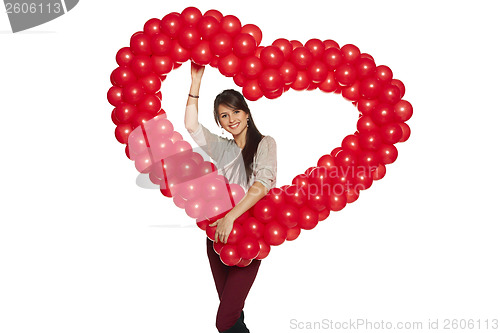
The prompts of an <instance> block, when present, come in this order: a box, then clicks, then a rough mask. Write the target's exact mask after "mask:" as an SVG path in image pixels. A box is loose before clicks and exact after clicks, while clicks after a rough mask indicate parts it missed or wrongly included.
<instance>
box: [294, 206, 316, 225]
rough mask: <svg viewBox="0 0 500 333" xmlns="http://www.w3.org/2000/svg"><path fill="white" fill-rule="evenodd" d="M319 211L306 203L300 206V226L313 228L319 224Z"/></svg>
mask: <svg viewBox="0 0 500 333" xmlns="http://www.w3.org/2000/svg"><path fill="white" fill-rule="evenodd" d="M318 221H319V220H318V212H317V211H315V210H314V209H312V208H311V207H309V206H307V205H305V206H302V207H300V208H299V223H298V226H299V227H300V228H302V229H305V230H311V229H313V228H314V227H315V226H316V225H318Z"/></svg>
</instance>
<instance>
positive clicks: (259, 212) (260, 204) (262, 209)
mask: <svg viewBox="0 0 500 333" xmlns="http://www.w3.org/2000/svg"><path fill="white" fill-rule="evenodd" d="M252 215H253V216H255V218H257V219H258V220H259V221H261V222H263V223H267V222H269V221H271V220H273V219H274V217H275V216H276V209H275V206H274V204H273V203H272V202H271V201H270V200H259V201H257V203H256V204H255V205H254V206H253V207H252Z"/></svg>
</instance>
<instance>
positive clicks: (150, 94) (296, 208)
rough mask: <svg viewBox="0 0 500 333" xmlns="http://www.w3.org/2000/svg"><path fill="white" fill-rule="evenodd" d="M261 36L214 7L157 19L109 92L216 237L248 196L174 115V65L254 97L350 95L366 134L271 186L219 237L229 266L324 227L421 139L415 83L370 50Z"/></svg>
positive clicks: (122, 126)
mask: <svg viewBox="0 0 500 333" xmlns="http://www.w3.org/2000/svg"><path fill="white" fill-rule="evenodd" d="M261 40H262V32H261V30H260V29H259V28H258V27H257V26H256V25H253V24H246V25H243V26H242V25H241V22H240V20H239V19H238V18H237V17H235V16H233V15H226V16H223V15H222V14H221V13H220V12H219V11H217V10H209V11H207V12H206V13H205V14H202V13H201V12H200V11H199V10H198V9H197V8H194V7H188V8H186V9H184V10H183V11H182V12H181V13H180V14H179V13H175V12H174V13H170V14H168V15H166V16H165V17H163V19H161V20H160V19H156V18H152V19H150V20H148V21H147V22H146V23H145V25H144V29H143V31H139V32H136V33H135V34H133V35H132V37H131V38H130V46H127V47H123V48H121V49H120V50H119V51H118V52H117V54H116V61H117V63H118V67H117V68H116V69H114V70H113V72H112V73H111V83H112V85H113V86H112V87H111V88H110V89H109V90H108V94H107V97H108V101H109V103H110V104H111V105H113V106H114V109H113V111H112V113H111V118H112V121H113V123H114V124H115V125H116V129H115V136H116V139H117V140H118V142H120V143H122V144H125V145H126V148H125V152H126V154H127V156H128V157H129V158H130V159H131V160H133V161H134V162H135V166H136V168H137V170H138V171H139V172H141V173H145V174H148V175H149V178H150V180H151V181H152V182H153V183H155V184H157V185H159V186H160V190H161V193H162V194H163V195H164V196H166V197H169V198H172V200H173V202H174V204H175V205H176V206H178V207H180V208H182V209H184V210H185V211H186V214H187V215H188V216H190V217H192V218H195V219H196V221H197V222H196V223H197V225H198V226H199V227H200V229H202V230H204V231H205V232H206V234H207V236H208V237H209V238H210V239H212V240H213V239H214V234H215V229H216V227H215V226H214V227H209V226H208V224H209V223H211V222H212V221H215V220H217V219H218V218H220V217H222V216H224V215H225V214H226V213H227V212H228V211H229V210H230V209H231V208H232V207H234V205H235V204H236V203H238V201H239V200H240V199H241V198H242V197H243V195H244V191H243V189H242V188H241V187H240V186H239V185H237V184H230V183H229V182H228V180H227V179H226V178H225V177H223V176H221V175H218V174H217V169H216V167H215V165H214V164H213V163H211V162H209V161H205V160H203V157H202V156H201V155H200V154H198V153H196V152H194V151H193V149H192V147H191V145H190V144H189V143H188V142H186V141H184V140H183V138H182V136H181V135H180V134H179V133H178V132H176V131H175V130H174V126H173V125H172V123H171V122H170V121H169V120H168V119H167V116H166V114H165V112H164V111H163V110H162V109H161V98H162V95H161V92H160V88H161V82H162V81H163V80H165V78H166V76H167V74H168V73H169V72H170V71H172V70H173V69H175V68H177V67H179V66H180V65H181V64H182V63H184V62H186V61H189V60H192V61H194V62H195V63H197V64H199V65H210V66H212V67H214V68H217V69H218V70H219V72H220V73H221V74H222V75H224V76H226V77H232V78H233V80H234V82H235V84H237V85H238V86H240V87H241V88H242V91H243V95H244V96H245V97H246V98H247V99H249V100H252V101H256V100H258V99H260V98H261V97H263V96H264V97H266V98H268V99H275V98H278V97H279V96H281V95H282V94H283V93H284V92H286V91H288V90H289V89H290V88H292V89H294V90H313V89H320V90H321V91H323V92H325V93H329V94H332V95H333V94H341V95H342V96H343V97H344V98H345V99H346V100H347V101H350V102H352V104H353V105H354V106H355V107H356V108H357V110H358V111H359V119H358V121H357V124H356V127H357V130H356V131H355V132H354V134H350V135H347V136H346V137H345V138H344V139H343V140H342V143H341V144H340V146H339V147H335V148H334V149H333V150H332V151H331V152H329V153H326V154H324V155H322V156H321V157H320V158H319V159H318V162H317V165H315V166H312V167H310V168H308V169H307V170H306V171H305V172H304V173H301V174H299V175H297V176H296V177H295V178H294V179H293V180H292V184H291V185H285V186H281V187H279V188H273V189H271V191H269V193H268V194H267V195H266V196H265V197H264V198H263V199H261V200H260V201H259V202H258V203H257V204H256V205H255V206H254V207H252V208H251V209H250V210H249V211H248V212H246V213H245V214H243V215H242V216H240V217H239V218H238V219H237V220H236V222H235V224H234V227H233V230H232V233H231V235H230V237H229V239H228V241H227V243H226V244H222V243H214V248H215V251H216V252H217V253H218V254H219V255H220V258H221V260H222V261H223V262H224V263H225V264H226V265H238V266H246V265H248V264H249V263H250V262H251V261H252V260H253V259H264V258H265V257H267V256H268V254H269V252H270V250H271V246H277V245H280V244H282V243H284V242H285V241H292V240H294V239H296V238H297V237H298V236H299V234H300V231H301V230H302V229H305V230H310V229H313V228H314V227H315V226H316V225H317V224H318V221H322V220H325V219H326V218H327V217H328V216H329V214H330V212H331V211H339V210H341V209H343V208H344V207H345V206H346V204H347V203H352V202H354V201H355V200H356V199H357V198H358V196H359V195H360V192H361V191H362V190H366V189H368V188H369V187H370V186H371V185H372V182H373V181H374V180H379V179H381V178H383V177H384V175H385V173H386V167H385V166H386V165H387V164H390V163H393V162H394V161H395V160H396V158H397V156H398V151H397V149H396V147H395V146H394V145H395V144H396V143H399V142H404V141H406V140H407V139H408V137H409V136H410V128H409V126H408V125H407V124H406V121H408V120H409V119H410V117H411V116H412V113H413V108H412V106H411V104H410V103H409V102H407V101H406V100H403V99H402V98H403V96H404V93H405V86H404V85H403V83H402V82H401V81H400V80H397V79H394V78H393V73H392V71H391V69H390V68H389V67H387V66H384V65H379V66H377V65H376V64H375V61H374V59H373V57H372V56H370V55H369V54H367V53H361V51H360V50H359V49H358V47H356V46H355V45H353V44H346V45H344V46H342V47H340V46H339V45H338V44H337V43H336V42H335V41H333V40H330V39H328V40H319V39H310V40H308V41H307V42H306V43H305V44H302V43H301V42H299V41H296V40H291V41H289V40H286V39H283V38H279V39H276V40H275V41H274V42H273V43H272V45H270V46H265V47H263V46H259V44H260V42H261Z"/></svg>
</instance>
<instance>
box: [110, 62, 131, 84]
mask: <svg viewBox="0 0 500 333" xmlns="http://www.w3.org/2000/svg"><path fill="white" fill-rule="evenodd" d="M136 80H137V78H136V77H135V74H134V72H133V71H132V69H130V67H117V68H115V69H114V70H113V72H111V83H112V84H113V85H115V86H118V87H123V86H126V85H127V84H129V83H132V82H134V81H136Z"/></svg>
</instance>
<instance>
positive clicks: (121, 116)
mask: <svg viewBox="0 0 500 333" xmlns="http://www.w3.org/2000/svg"><path fill="white" fill-rule="evenodd" d="M113 114H114V116H115V117H116V120H117V121H118V123H121V124H125V123H128V122H130V120H131V119H132V118H133V117H134V116H135V115H136V114H137V108H136V107H135V106H134V105H133V104H128V103H120V104H119V105H118V106H117V107H116V108H115V109H114V111H113Z"/></svg>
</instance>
